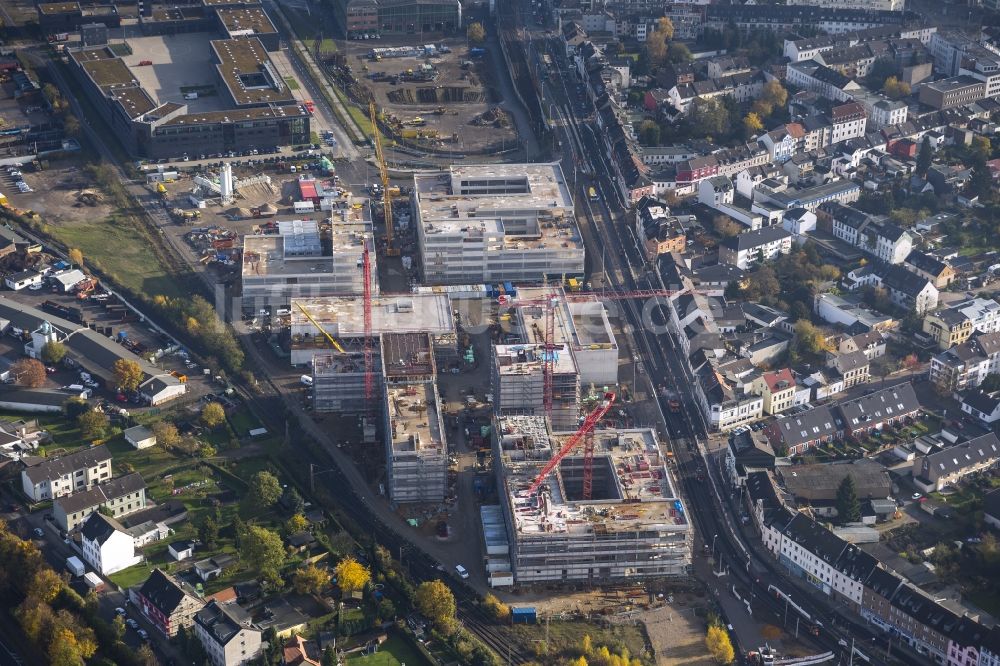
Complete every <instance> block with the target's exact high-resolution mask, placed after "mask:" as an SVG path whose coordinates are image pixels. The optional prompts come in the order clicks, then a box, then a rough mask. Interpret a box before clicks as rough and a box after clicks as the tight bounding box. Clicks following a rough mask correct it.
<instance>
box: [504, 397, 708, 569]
mask: <svg viewBox="0 0 1000 666" xmlns="http://www.w3.org/2000/svg"><path fill="white" fill-rule="evenodd" d="M601 411H604V409H603V407H598V409H597V410H595V413H600V412H601ZM592 416H593V414H592ZM590 420H591V419H589V418H588V421H587V422H585V423H584V426H583V427H582V428H581V430H580V431H577V433H569V432H552V431H551V430H550V429H549V427H548V426H547V424H546V421H545V419H544V418H542V417H538V416H509V417H501V418H499V419H497V422H496V437H495V439H494V443H493V446H494V463H495V471H496V475H497V487H498V492H499V495H500V509H501V513H502V515H503V517H504V522H505V524H506V531H507V545H508V549H509V551H508V552H509V555H508V558H507V561H508V562H509V563H510V567H509V569H508V571H509V572H510V574H512V577H513V582H515V583H516V584H518V585H530V584H533V583H543V582H558V581H563V582H569V581H573V582H587V583H600V582H607V581H612V580H622V579H635V578H654V577H669V576H680V575H685V574H687V573H688V567H689V566H690V564H691V542H692V531H691V524H690V522H689V520H688V516H687V511H686V509H685V506H684V503H683V501H682V500H681V499H680V497H679V495H678V494H677V492H676V490H675V487H674V482H673V480H672V479H671V478H670V473H669V471H668V469H667V466H666V464H665V461H664V458H663V457H662V456H661V454H660V450H659V446H658V443H657V440H656V434H655V432H654V431H653V430H652V429H628V430H617V429H605V428H595V427H594V426H596V423H593V424H589V422H590ZM598 420H599V419H598ZM588 424H589V427H590V430H589V431H588V432H584V430H585V429H587V428H588ZM579 439H584V440H589V441H585V442H579ZM579 444H582V445H583V446H582V448H583V450H582V451H580V450H578V445H579ZM492 552H498V551H497V549H495V548H494V549H492ZM503 562H504V557H503V556H502V555H499V556H497V555H494V556H493V557H491V558H490V563H489V564H488V566H487V569H488V570H489V571H493V572H497V575H496V576H495V578H496V579H497V580H501V579H502V578H503V576H502V573H503V566H502V565H503Z"/></svg>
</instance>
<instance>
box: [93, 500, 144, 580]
mask: <svg viewBox="0 0 1000 666" xmlns="http://www.w3.org/2000/svg"><path fill="white" fill-rule="evenodd" d="M80 547H81V548H80V552H81V555H83V559H84V561H85V562H86V563H87V564H89V565H90V566H92V567H94V570H95V571H97V572H98V573H100V574H101V575H102V576H109V575H111V574H113V573H115V572H117V571H121V570H122V569H127V568H129V567H131V566H133V565H136V564H138V563H139V562H140V561H141V560H142V557H141V556H140V555H136V554H135V540H134V539H133V538H132V536H131V535H129V534H127V533H126V532H125V528H124V527H122V525H121V523H119V522H118V521H117V520H115V519H114V518H109V517H108V516H105V515H102V514H100V513H92V514H91V515H90V517H89V518H87V520H86V521H85V522H84V523H83V529H81V530H80Z"/></svg>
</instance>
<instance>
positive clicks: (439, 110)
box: [434, 106, 444, 116]
mask: <svg viewBox="0 0 1000 666" xmlns="http://www.w3.org/2000/svg"><path fill="white" fill-rule="evenodd" d="M434 115H435V116H443V115H444V107H443V106H439V107H438V108H436V109H434Z"/></svg>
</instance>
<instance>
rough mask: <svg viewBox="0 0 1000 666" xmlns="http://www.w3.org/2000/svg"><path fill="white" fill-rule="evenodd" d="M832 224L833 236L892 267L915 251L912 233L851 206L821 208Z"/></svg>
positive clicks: (837, 205) (836, 204)
mask: <svg viewBox="0 0 1000 666" xmlns="http://www.w3.org/2000/svg"><path fill="white" fill-rule="evenodd" d="M820 209H821V215H822V216H823V217H824V218H825V219H827V220H829V221H830V223H831V230H832V232H833V235H834V236H835V237H837V238H839V239H840V240H842V241H844V242H845V243H848V244H850V245H852V246H854V247H856V248H858V249H860V250H862V251H863V252H866V253H868V254H869V255H871V256H873V257H875V258H876V259H879V260H881V261H884V262H886V263H889V264H900V263H902V262H903V261H904V260H905V259H906V258H907V257H908V256H909V254H910V252H911V251H912V250H913V236H912V235H911V234H910V232H908V231H906V230H905V229H903V228H901V227H900V226H899V225H896V224H893V223H892V222H890V221H889V220H888V219H886V218H880V217H875V216H872V215H869V214H867V213H865V212H863V211H860V210H858V209H857V208H853V207H851V206H844V205H842V204H839V203H836V202H831V203H826V204H823V205H822V206H820Z"/></svg>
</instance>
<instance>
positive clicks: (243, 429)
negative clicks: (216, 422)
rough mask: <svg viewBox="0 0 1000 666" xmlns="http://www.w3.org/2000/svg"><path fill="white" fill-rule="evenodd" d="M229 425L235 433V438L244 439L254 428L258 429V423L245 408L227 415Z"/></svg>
mask: <svg viewBox="0 0 1000 666" xmlns="http://www.w3.org/2000/svg"><path fill="white" fill-rule="evenodd" d="M227 418H228V419H229V425H230V426H232V428H233V430H235V431H236V436H237V437H246V436H247V433H249V432H250V431H251V430H253V429H254V428H259V427H260V421H258V420H257V417H255V416H254V415H253V414H251V413H250V411H249V410H248V409H247V408H246V407H240V408H239V409H237V410H235V411H233V412H231V413H230V414H228V415H227Z"/></svg>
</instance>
